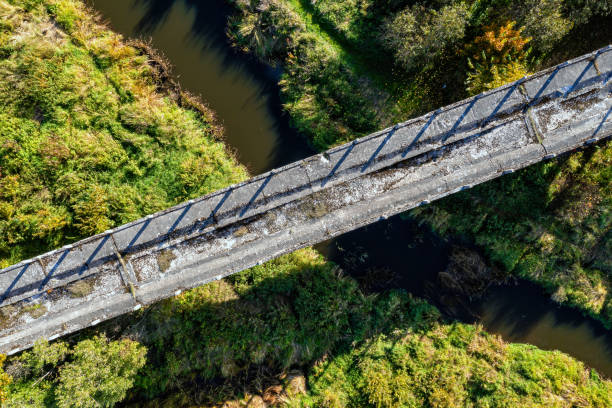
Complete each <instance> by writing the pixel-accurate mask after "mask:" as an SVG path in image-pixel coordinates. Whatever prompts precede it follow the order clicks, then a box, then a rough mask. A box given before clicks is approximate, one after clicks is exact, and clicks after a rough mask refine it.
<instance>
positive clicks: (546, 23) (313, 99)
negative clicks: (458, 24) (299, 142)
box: [237, 0, 612, 326]
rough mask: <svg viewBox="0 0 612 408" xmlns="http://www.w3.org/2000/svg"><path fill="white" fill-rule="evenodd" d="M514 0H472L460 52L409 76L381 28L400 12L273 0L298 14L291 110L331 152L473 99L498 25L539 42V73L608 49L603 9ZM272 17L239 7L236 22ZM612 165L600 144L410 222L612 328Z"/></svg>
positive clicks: (284, 83)
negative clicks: (476, 59) (485, 38)
mask: <svg viewBox="0 0 612 408" xmlns="http://www.w3.org/2000/svg"><path fill="white" fill-rule="evenodd" d="M442 3H444V4H447V3H457V2H428V3H424V7H425V8H427V9H428V10H429V11H430V12H433V13H437V12H439V11H440V10H441V7H442ZM515 3H516V2H509V1H507V0H478V1H470V2H468V5H469V16H468V19H467V23H466V24H467V26H466V27H465V38H464V39H463V43H460V44H456V45H452V46H448V47H443V48H441V49H439V50H437V51H436V54H435V55H436V56H435V57H434V59H433V60H431V61H430V60H427V61H425V60H424V61H423V63H422V64H421V65H418V66H416V67H412V68H410V70H406V69H403V68H402V64H401V63H400V62H399V61H398V62H397V63H394V61H393V55H392V51H393V50H385V47H384V44H383V43H382V42H381V36H382V34H383V29H384V23H385V22H386V21H389V19H391V18H393V16H395V15H396V14H397V13H398V12H401V11H402V10H403V8H404V7H405V5H404V4H403V3H402V4H399V3H397V4H396V3H374V2H372V1H368V0H365V1H359V2H358V1H348V2H346V3H338V2H334V1H330V0H320V1H317V2H307V1H302V0H276V1H275V2H272V3H271V4H279V5H282V7H285V9H284V10H293V11H294V13H293V14H292V17H291V18H292V19H293V21H295V24H294V25H295V27H297V28H296V29H295V30H293V31H290V32H286V33H285V37H281V38H283V40H287V42H288V44H289V45H288V46H287V48H286V49H285V50H284V52H285V53H286V55H284V56H278V55H276V56H275V58H276V60H280V61H282V62H283V63H284V67H285V74H284V75H283V78H282V80H281V82H280V85H281V88H282V93H283V96H284V98H285V101H286V105H285V108H286V110H287V111H288V113H289V114H290V115H291V118H292V121H293V123H294V124H295V125H296V127H298V129H300V130H301V131H302V132H303V133H304V134H306V135H307V136H309V137H310V138H311V140H312V141H313V144H314V145H315V147H317V148H319V149H325V148H327V147H329V146H333V145H336V144H339V143H344V142H346V141H349V140H351V139H353V138H355V137H358V136H361V135H363V134H365V133H368V132H370V131H373V130H378V128H381V127H384V126H386V125H389V124H391V123H393V122H395V121H400V120H406V119H409V118H410V117H414V116H415V115H417V114H420V113H424V112H426V111H430V110H433V109H436V108H438V107H440V106H444V105H446V104H449V103H452V102H455V101H457V100H459V99H461V98H463V97H465V96H467V93H466V89H465V86H466V85H465V79H466V77H467V70H468V69H469V68H468V65H467V57H468V56H469V55H472V53H473V52H475V51H474V50H473V49H472V48H473V47H474V38H475V37H476V36H478V35H481V34H482V32H483V30H484V29H485V27H486V26H488V25H490V24H497V25H501V24H505V22H506V21H507V20H508V19H516V20H517V21H518V22H519V25H517V28H518V27H520V25H521V24H523V25H524V27H525V32H527V33H529V34H530V35H532V36H534V38H533V39H532V42H531V43H530V44H533V49H532V50H531V53H530V56H529V58H528V61H529V68H530V69H533V70H535V69H540V68H543V67H546V66H548V65H550V64H552V63H555V62H560V61H562V60H565V59H568V58H572V57H576V56H578V55H579V54H580V53H584V52H587V51H591V50H592V49H594V48H597V47H602V46H604V45H606V44H607V42H608V41H609V32H610V28H609V27H611V26H612V21H611V19H610V16H609V14H607V13H609V10H608V9H606V8H605V7H602V8H600V9H598V10H599V13H600V15H595V14H592V13H591V11H588V10H586V9H583V8H581V7H578V6H577V5H576V2H571V1H563V0H551V1H549V2H547V3H546V4H547V5H548V6H546V7H544V6H543V7H544V8H543V9H537V10H540V11H538V13H540V14H541V15H534V14H532V10H536V9H534V8H533V7H532V6H530V4H532V3H533V2H532V3H529V2H527V1H521V2H518V3H516V4H515ZM536 3H538V2H536ZM534 4H535V3H534ZM542 4H544V2H542ZM431 10H435V11H431ZM267 12H268V11H266V10H256V9H249V8H245V7H241V8H240V12H239V13H238V17H237V21H241V19H243V18H246V16H260V17H261V16H265V15H266V13H267ZM544 12H546V13H547V14H542V13H544ZM415 13H416V12H415ZM262 18H263V17H262ZM572 19H573V20H572ZM585 19H586V20H585ZM296 20H300V21H296ZM584 21H588V22H587V23H584ZM238 24H239V23H238ZM572 27H573V28H572ZM570 28H571V29H570ZM428 29H429V30H431V29H433V28H431V27H429V28H428ZM400 33H401V32H400ZM273 35H277V36H278V35H280V34H279V33H273ZM420 35H423V36H425V35H427V33H421V34H420ZM238 37H239V36H238ZM305 39H307V40H305ZM406 41H410V39H407V40H406ZM303 44H306V46H304V45H303ZM470 44H472V45H470ZM468 50H470V51H469V52H468ZM260 56H261V57H263V58H264V59H265V57H266V56H265V55H260ZM430 59H431V58H430ZM372 62H374V65H372ZM376 63H378V65H379V67H381V68H380V69H378V70H377V69H376V68H373V67H375V66H376ZM381 76H382V77H383V78H382V79H380V77H381ZM381 91H382V93H381ZM381 95H384V97H381ZM368 125H369V126H368ZM610 160H612V151H611V149H610V144H609V143H608V144H600V146H599V147H597V148H593V149H590V150H588V151H586V152H584V153H575V154H572V155H571V156H570V157H569V158H567V159H559V160H555V161H552V162H548V163H543V164H538V165H535V166H534V167H532V168H530V169H528V170H525V171H523V172H519V174H515V175H512V176H506V177H504V178H502V179H501V180H497V181H493V182H490V183H487V184H486V185H484V186H479V187H478V188H476V189H474V190H472V191H469V192H463V193H460V194H457V195H455V196H453V197H449V198H446V199H444V200H442V201H441V202H440V203H439V204H434V205H432V206H428V207H425V208H421V209H419V210H418V211H413V212H412V213H411V214H412V215H413V216H415V217H417V219H418V220H420V221H426V222H428V223H430V224H431V225H433V226H434V227H435V228H436V229H437V230H438V232H440V233H442V234H445V235H447V236H449V237H450V236H458V237H460V238H461V239H464V240H467V241H471V242H475V243H476V244H478V245H479V246H480V247H481V248H482V249H483V251H484V252H485V253H486V254H488V257H489V262H490V263H493V264H496V265H497V266H499V267H501V268H502V270H504V271H506V272H507V273H508V274H514V275H517V276H520V277H523V278H527V279H529V280H532V281H534V282H537V283H539V284H541V285H542V286H543V287H544V288H546V289H547V290H548V291H549V292H550V293H551V295H552V296H553V299H554V300H556V301H558V302H561V303H566V304H570V305H572V306H576V307H578V308H579V309H581V310H583V311H584V312H586V313H588V314H590V315H592V316H594V317H596V318H598V319H600V320H601V321H603V322H604V323H605V324H606V325H608V326H610V325H612V303H611V299H610V296H609V295H608V293H609V292H610V289H611V284H610V282H609V280H610V279H609V277H610V275H611V274H612V269H611V265H610V255H609V254H610V253H611V251H612V249H611V248H612V233H611V232H610V231H611V229H612V221H611V216H610V212H611V210H610V208H611V202H612V196H611V193H610V187H609V186H610V184H611V180H610V168H611V164H610Z"/></svg>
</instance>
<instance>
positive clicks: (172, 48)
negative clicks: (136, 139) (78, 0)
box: [88, 0, 314, 174]
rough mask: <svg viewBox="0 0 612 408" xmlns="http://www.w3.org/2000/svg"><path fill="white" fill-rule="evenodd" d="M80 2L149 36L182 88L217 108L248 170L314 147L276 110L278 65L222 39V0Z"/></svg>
mask: <svg viewBox="0 0 612 408" xmlns="http://www.w3.org/2000/svg"><path fill="white" fill-rule="evenodd" d="M88 2H89V3H90V4H91V5H92V6H93V7H94V8H95V9H96V10H98V11H99V12H101V13H102V16H103V17H104V19H105V20H106V21H108V23H109V24H110V25H111V27H112V28H113V29H114V30H115V31H117V32H119V33H122V34H123V35H125V36H126V37H130V38H142V39H145V40H148V39H151V40H152V43H153V46H154V47H155V48H156V49H157V50H159V51H161V52H162V54H163V55H164V56H165V57H166V58H167V59H168V60H169V61H170V62H171V64H172V65H173V67H174V74H175V76H176V77H178V79H179V82H180V84H181V86H182V87H183V89H185V90H188V91H189V92H191V93H193V94H195V95H201V96H202V99H203V100H204V101H205V102H206V103H207V104H208V105H209V106H210V107H211V108H212V109H213V110H214V111H215V112H216V113H217V118H218V119H219V121H220V122H222V123H223V126H224V128H225V138H226V142H227V143H228V144H229V145H230V146H231V147H232V148H233V149H234V150H235V151H236V152H237V154H238V158H239V160H240V162H241V163H243V164H245V165H247V167H248V168H249V170H250V171H251V173H252V174H259V173H263V172H265V171H267V170H270V169H273V168H275V167H278V166H281V165H283V164H287V163H291V162H293V161H296V160H298V159H300V158H302V157H305V156H309V155H311V154H313V153H314V152H313V151H312V150H311V149H310V148H309V147H308V145H307V143H306V141H305V140H304V139H303V138H301V137H300V136H299V135H298V133H297V132H296V131H294V130H293V129H291V127H290V126H289V118H288V117H287V115H285V114H284V113H283V111H282V106H281V101H280V98H279V92H278V87H277V85H276V83H277V81H278V78H279V76H280V70H279V69H273V68H271V67H269V66H267V65H265V64H262V63H259V62H258V61H255V60H254V59H252V58H248V57H246V56H245V55H239V54H238V53H237V52H235V51H234V49H233V48H232V47H231V46H230V44H228V42H227V37H226V35H225V28H226V26H227V16H228V15H229V14H230V9H229V7H228V6H227V4H226V3H227V2H226V1H225V0H176V1H175V0H88ZM281 135H282V137H281Z"/></svg>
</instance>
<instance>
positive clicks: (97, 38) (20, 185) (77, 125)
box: [0, 0, 247, 267]
mask: <svg viewBox="0 0 612 408" xmlns="http://www.w3.org/2000/svg"><path fill="white" fill-rule="evenodd" d="M0 19H1V21H2V23H1V24H0V49H1V50H2V52H0V267H5V266H8V265H9V264H12V263H16V262H18V261H20V260H22V259H25V258H28V257H31V256H34V255H38V254H40V253H42V252H45V251H47V250H50V249H54V248H56V247H58V246H61V245H63V244H66V243H69V242H73V241H75V240H78V239H79V238H84V237H86V236H89V235H92V234H95V233H99V232H102V231H104V230H106V229H109V228H112V227H114V226H117V225H120V224H123V223H126V222H129V221H132V220H134V219H137V218H139V217H142V216H144V215H147V214H150V213H153V212H156V211H159V210H162V209H165V208H167V207H169V206H171V205H174V204H177V203H179V202H182V201H184V200H187V199H189V198H191V197H197V196H200V195H203V194H206V193H209V192H212V191H215V190H217V189H219V188H222V187H224V186H226V185H228V184H231V183H233V182H237V181H240V180H243V179H245V178H246V177H247V172H246V170H245V169H244V168H243V167H241V166H240V165H238V163H237V162H236V161H235V160H234V158H233V157H232V156H231V155H229V154H228V152H227V151H226V148H225V146H224V145H223V144H222V143H221V142H219V141H218V139H219V137H220V136H221V135H220V131H219V128H218V126H217V125H216V124H215V122H214V117H213V115H212V113H211V112H210V111H208V110H206V109H205V108H204V109H201V110H200V111H197V110H195V109H189V107H190V106H196V104H195V103H194V102H193V101H192V99H191V98H189V97H188V96H187V95H181V94H177V93H176V92H174V91H173V90H172V89H171V84H168V83H162V82H161V80H160V79H159V78H160V74H161V72H159V70H157V69H155V68H153V67H152V65H150V64H149V63H148V59H149V56H147V55H144V54H143V53H142V52H141V51H139V50H138V49H136V48H134V47H132V46H130V45H126V44H125V42H122V40H121V37H120V36H119V35H117V34H115V33H113V32H111V31H109V30H107V29H106V28H105V27H103V26H101V25H99V24H97V23H96V22H95V21H94V20H93V18H92V17H91V14H89V13H88V12H86V10H85V7H84V6H83V5H82V4H81V3H79V2H75V1H59V0H58V1H55V0H49V1H42V0H41V1H29V2H21V1H11V2H7V1H6V0H1V1H0ZM164 87H167V88H168V91H162V92H159V91H158V90H159V89H163V88H164Z"/></svg>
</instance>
